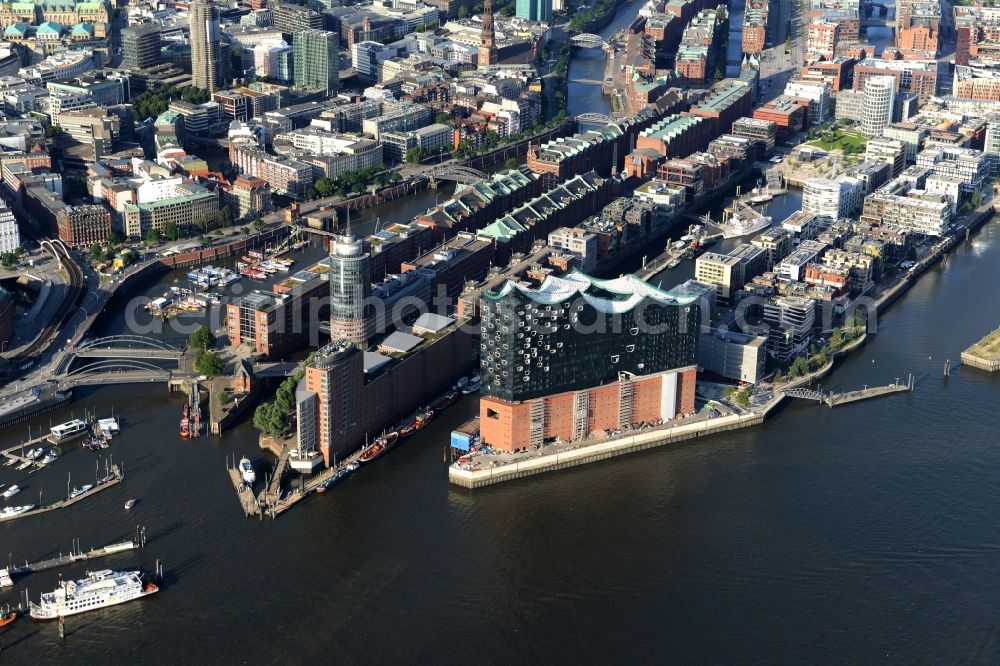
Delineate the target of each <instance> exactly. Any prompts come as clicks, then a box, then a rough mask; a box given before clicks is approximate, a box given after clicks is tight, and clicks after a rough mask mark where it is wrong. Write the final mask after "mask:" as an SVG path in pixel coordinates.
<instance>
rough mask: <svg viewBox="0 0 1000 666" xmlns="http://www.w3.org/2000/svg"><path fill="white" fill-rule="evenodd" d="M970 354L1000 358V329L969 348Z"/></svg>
mask: <svg viewBox="0 0 1000 666" xmlns="http://www.w3.org/2000/svg"><path fill="white" fill-rule="evenodd" d="M969 353H972V354H976V355H977V356H991V357H995V356H1000V328H998V329H997V330H995V331H993V332H992V333H990V334H989V335H987V336H986V337H985V338H983V339H982V340H980V341H979V342H977V343H976V344H974V345H972V346H971V347H969Z"/></svg>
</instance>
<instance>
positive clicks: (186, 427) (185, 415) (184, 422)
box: [180, 402, 191, 439]
mask: <svg viewBox="0 0 1000 666" xmlns="http://www.w3.org/2000/svg"><path fill="white" fill-rule="evenodd" d="M190 413H191V406H190V405H188V403H186V402H185V403H184V406H183V407H181V428H180V434H181V437H183V438H185V439H186V438H188V437H190V436H191V418H190Z"/></svg>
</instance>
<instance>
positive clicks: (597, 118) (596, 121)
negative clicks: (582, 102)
mask: <svg viewBox="0 0 1000 666" xmlns="http://www.w3.org/2000/svg"><path fill="white" fill-rule="evenodd" d="M576 121H577V122H578V123H586V124H588V125H607V124H609V123H611V116H606V115H604V114H603V113H581V114H580V115H578V116H577V117H576Z"/></svg>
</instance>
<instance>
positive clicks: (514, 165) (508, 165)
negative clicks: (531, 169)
mask: <svg viewBox="0 0 1000 666" xmlns="http://www.w3.org/2000/svg"><path fill="white" fill-rule="evenodd" d="M503 165H504V166H505V167H506V168H508V169H514V170H516V169H517V166H518V164H517V160H515V159H514V158H513V157H511V158H509V159H508V160H507V161H506V162H504V163H503Z"/></svg>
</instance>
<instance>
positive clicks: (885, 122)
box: [861, 76, 896, 137]
mask: <svg viewBox="0 0 1000 666" xmlns="http://www.w3.org/2000/svg"><path fill="white" fill-rule="evenodd" d="M864 93H865V101H864V107H863V110H862V117H861V131H862V132H864V134H865V135H866V136H870V137H875V136H882V132H884V131H885V128H886V127H888V126H889V124H890V123H892V104H893V100H894V98H895V95H896V79H895V78H893V77H891V76H872V77H870V78H868V80H866V81H865V87H864Z"/></svg>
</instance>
